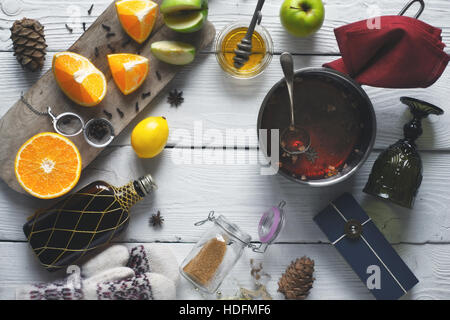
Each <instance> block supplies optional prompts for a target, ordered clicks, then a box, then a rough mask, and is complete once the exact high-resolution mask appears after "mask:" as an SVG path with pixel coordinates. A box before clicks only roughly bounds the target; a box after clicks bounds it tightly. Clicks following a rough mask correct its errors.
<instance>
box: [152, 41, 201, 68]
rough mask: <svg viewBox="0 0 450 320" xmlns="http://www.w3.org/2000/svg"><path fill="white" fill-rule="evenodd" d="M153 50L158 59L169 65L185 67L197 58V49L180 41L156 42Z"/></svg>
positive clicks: (153, 44)
mask: <svg viewBox="0 0 450 320" xmlns="http://www.w3.org/2000/svg"><path fill="white" fill-rule="evenodd" d="M151 50H152V53H153V55H154V56H155V57H156V58H158V59H159V60H161V61H164V62H166V63H169V64H175V65H185V64H189V63H191V62H192V61H194V58H195V47H194V46H193V45H190V44H188V43H184V42H179V41H158V42H154V43H152V46H151Z"/></svg>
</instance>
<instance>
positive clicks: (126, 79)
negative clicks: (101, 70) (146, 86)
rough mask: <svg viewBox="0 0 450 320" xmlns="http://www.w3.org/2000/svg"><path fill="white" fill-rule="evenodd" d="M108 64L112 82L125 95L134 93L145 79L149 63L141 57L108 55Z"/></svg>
mask: <svg viewBox="0 0 450 320" xmlns="http://www.w3.org/2000/svg"><path fill="white" fill-rule="evenodd" d="M108 62H109V67H110V69H111V74H112V76H113V78H114V82H115V83H116V85H117V86H118V87H119V89H120V91H122V93H123V94H125V95H127V94H130V93H132V92H134V91H136V89H138V88H139V87H140V86H141V85H142V83H144V81H145V79H146V78H147V75H148V69H149V61H148V59H147V58H145V57H143V56H139V55H137V54H129V53H119V54H110V55H108Z"/></svg>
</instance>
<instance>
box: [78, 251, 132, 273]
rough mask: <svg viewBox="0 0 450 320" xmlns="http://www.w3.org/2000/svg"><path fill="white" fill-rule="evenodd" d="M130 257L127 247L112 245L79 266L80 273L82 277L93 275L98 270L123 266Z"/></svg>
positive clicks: (98, 271)
mask: <svg viewBox="0 0 450 320" xmlns="http://www.w3.org/2000/svg"><path fill="white" fill-rule="evenodd" d="M129 258H130V254H129V253H128V249H127V247H125V246H122V245H114V246H111V247H109V248H108V249H106V250H104V251H102V252H101V253H99V254H98V255H96V256H95V257H93V258H91V259H90V260H89V261H87V262H85V263H84V264H83V265H82V266H81V275H82V276H83V277H84V278H90V277H93V276H94V275H96V274H99V273H100V272H102V271H104V270H107V269H112V268H118V267H125V266H126V265H127V262H128V260H129Z"/></svg>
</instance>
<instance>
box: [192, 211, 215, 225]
mask: <svg viewBox="0 0 450 320" xmlns="http://www.w3.org/2000/svg"><path fill="white" fill-rule="evenodd" d="M214 220H216V218H215V217H214V211H210V212H209V214H208V218H206V219H205V220H201V221H198V222H196V223H194V226H196V227H199V226H202V225H204V224H205V223H206V222H208V221H214Z"/></svg>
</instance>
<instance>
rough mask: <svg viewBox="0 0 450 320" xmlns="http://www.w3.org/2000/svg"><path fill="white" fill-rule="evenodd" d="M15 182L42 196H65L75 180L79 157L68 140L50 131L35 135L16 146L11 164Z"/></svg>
mask: <svg viewBox="0 0 450 320" xmlns="http://www.w3.org/2000/svg"><path fill="white" fill-rule="evenodd" d="M14 170H15V173H16V177H17V181H18V182H19V184H20V185H21V186H22V188H24V189H25V190H26V191H27V192H28V193H30V194H31V195H33V196H35V197H37V198H41V199H53V198H57V197H60V196H62V195H65V194H66V193H68V192H69V191H70V190H72V189H73V188H74V187H75V185H76V184H77V183H78V180H79V179H80V174H81V156H80V152H79V151H78V149H77V147H76V146H75V145H74V144H73V142H72V141H70V140H69V139H67V138H65V137H63V136H61V135H59V134H57V133H53V132H44V133H40V134H37V135H35V136H34V137H32V138H31V139H29V140H28V141H27V142H25V143H24V144H23V146H22V147H21V148H20V149H19V151H18V152H17V156H16V161H15V165H14Z"/></svg>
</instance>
